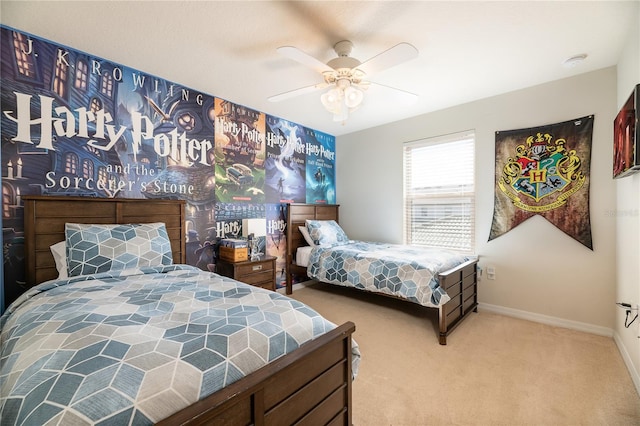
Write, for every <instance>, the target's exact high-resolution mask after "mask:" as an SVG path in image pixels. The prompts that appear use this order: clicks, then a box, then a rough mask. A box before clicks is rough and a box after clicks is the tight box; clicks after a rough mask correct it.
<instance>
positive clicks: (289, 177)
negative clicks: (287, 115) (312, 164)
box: [264, 116, 307, 203]
mask: <svg viewBox="0 0 640 426" xmlns="http://www.w3.org/2000/svg"><path fill="white" fill-rule="evenodd" d="M304 137H305V129H304V127H302V126H299V125H297V124H295V123H291V122H289V121H287V120H283V119H281V118H277V117H273V116H267V133H266V138H267V139H266V146H267V158H266V160H265V163H264V169H265V185H264V192H265V197H266V200H267V202H268V203H305V202H306V199H307V187H306V182H305V171H306V164H305V163H306V161H305V160H306V146H305V144H304V142H303V140H304Z"/></svg>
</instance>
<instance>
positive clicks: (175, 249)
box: [0, 196, 359, 425]
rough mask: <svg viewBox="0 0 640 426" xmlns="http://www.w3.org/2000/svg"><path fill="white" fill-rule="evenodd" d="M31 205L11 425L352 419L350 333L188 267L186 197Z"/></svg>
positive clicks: (6, 340)
mask: <svg viewBox="0 0 640 426" xmlns="http://www.w3.org/2000/svg"><path fill="white" fill-rule="evenodd" d="M24 206H25V221H24V229H25V249H26V253H25V255H26V265H27V271H26V276H27V283H26V287H27V288H26V289H25V290H26V291H25V293H24V294H23V295H21V296H20V297H19V298H18V300H16V301H15V302H14V303H13V304H12V305H11V306H10V307H9V308H8V309H7V311H6V312H5V314H4V315H3V316H2V318H1V319H0V326H1V336H0V343H1V347H0V387H1V394H0V417H1V418H2V424H3V425H4V424H7V425H10V424H154V423H157V424H167V425H173V424H224V425H235V424H275V425H281V424H313V425H316V424H336V425H337V424H343V425H350V424H351V416H352V409H351V382H352V379H353V377H354V376H355V375H356V374H357V367H358V362H359V351H358V347H357V344H355V342H353V340H352V333H353V332H354V330H355V326H354V324H353V323H350V322H347V323H345V324H342V325H339V326H336V325H334V324H332V323H330V322H328V321H327V320H326V319H324V318H323V317H321V316H320V315H319V314H318V313H317V312H315V311H314V310H313V309H311V308H310V307H309V306H306V305H304V304H302V303H300V302H298V301H295V300H293V299H290V298H288V297H286V296H284V295H282V294H279V293H277V292H271V291H269V290H264V289H261V288H256V287H252V286H249V285H247V284H243V283H239V282H237V281H234V280H231V279H229V278H226V277H222V276H219V275H217V274H213V273H210V272H205V271H201V270H199V269H197V268H195V267H191V266H189V265H185V264H184V263H185V235H186V232H185V229H184V225H185V216H184V215H185V205H184V202H183V201H175V200H173V201H172V200H127V199H104V198H82V197H54V196H28V197H24ZM83 224H91V226H86V225H83ZM60 241H65V245H66V250H64V251H63V253H64V254H63V255H62V256H61V257H60V256H56V257H55V258H54V255H53V254H52V249H51V246H54V245H55V244H57V243H59V242H60ZM132 253H136V255H135V256H131V254H132ZM65 261H66V262H67V267H60V266H58V267H57V266H56V262H65ZM59 268H61V269H60V270H63V269H62V268H64V269H66V270H68V272H69V276H68V277H66V278H59Z"/></svg>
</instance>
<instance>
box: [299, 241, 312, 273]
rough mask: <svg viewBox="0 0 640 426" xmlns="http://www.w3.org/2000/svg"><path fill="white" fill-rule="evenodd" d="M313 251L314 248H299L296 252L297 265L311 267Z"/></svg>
mask: <svg viewBox="0 0 640 426" xmlns="http://www.w3.org/2000/svg"><path fill="white" fill-rule="evenodd" d="M311 250H313V247H311V246H304V247H298V249H297V250H296V265H298V266H302V267H304V268H306V267H307V266H309V257H311Z"/></svg>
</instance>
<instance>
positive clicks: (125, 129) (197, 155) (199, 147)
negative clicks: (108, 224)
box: [0, 26, 335, 305]
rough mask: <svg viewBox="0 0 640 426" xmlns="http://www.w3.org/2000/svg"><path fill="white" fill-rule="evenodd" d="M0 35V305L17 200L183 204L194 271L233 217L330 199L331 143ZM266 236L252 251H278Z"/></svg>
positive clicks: (100, 63)
mask: <svg viewBox="0 0 640 426" xmlns="http://www.w3.org/2000/svg"><path fill="white" fill-rule="evenodd" d="M1 32H2V38H1V43H2V53H1V60H2V74H1V76H0V77H1V83H2V87H1V107H2V114H1V117H0V118H1V125H2V228H3V248H4V266H5V267H4V283H5V287H4V290H5V302H6V303H5V304H7V305H8V303H10V302H11V301H12V300H13V299H14V298H15V295H17V294H18V293H19V292H20V291H18V287H19V286H20V285H21V284H22V283H23V282H24V264H23V262H24V260H23V259H22V256H21V253H22V251H23V215H24V212H23V205H22V202H21V197H23V196H25V195H70V196H71V195H73V196H87V197H123V198H172V199H182V200H185V201H186V221H187V223H186V229H187V232H188V235H187V263H189V264H192V265H198V266H199V267H201V268H202V269H207V268H208V269H211V264H212V263H215V255H214V253H215V252H214V250H212V249H211V248H212V247H214V246H215V243H216V242H217V241H218V240H219V239H221V238H224V237H228V236H234V237H235V236H238V235H239V234H240V233H241V226H242V219H245V218H256V217H259V218H266V217H267V215H268V214H269V215H271V214H272V213H271V212H276V213H277V215H278V218H280V217H281V216H282V214H284V213H282V212H283V211H284V209H285V208H286V203H287V202H312V203H334V202H335V180H334V168H335V138H334V137H333V136H330V135H326V134H323V133H321V132H317V131H314V130H312V129H308V128H305V127H304V126H301V125H297V124H295V123H290V122H288V121H286V120H283V119H280V118H277V117H271V116H267V115H266V114H265V113H262V112H259V111H256V110H253V109H251V108H249V107H246V106H243V105H238V104H235V103H233V102H231V101H227V100H223V99H220V98H216V97H214V96H212V95H208V94H205V93H202V92H200V91H198V90H194V89H191V88H187V87H184V86H181V85H179V84H176V83H173V82H170V81H167V80H164V79H161V78H158V77H155V76H152V75H149V74H147V73H144V72H141V71H138V70H134V69H131V68H128V67H126V66H123V65H119V64H115V63H112V62H110V61H108V60H105V59H102V58H99V57H96V56H93V55H90V54H87V53H84V52H80V51H77V50H74V49H71V48H68V47H65V46H61V45H58V44H56V43H55V42H50V41H47V40H44V39H42V38H39V37H37V36H34V35H31V34H27V33H24V32H20V31H17V30H14V29H11V28H8V27H5V26H2V27H1ZM273 220H278V219H275V218H274V219H273ZM274 229H275V228H274ZM267 235H268V237H267V238H264V237H262V240H261V241H260V242H259V243H260V244H261V245H262V251H263V252H268V253H273V254H275V255H280V253H283V252H282V250H281V247H280V246H281V245H282V238H284V235H285V234H284V231H283V230H278V231H277V235H276V234H274V233H273V232H270V233H267ZM265 249H266V251H265ZM278 263H279V264H284V259H278Z"/></svg>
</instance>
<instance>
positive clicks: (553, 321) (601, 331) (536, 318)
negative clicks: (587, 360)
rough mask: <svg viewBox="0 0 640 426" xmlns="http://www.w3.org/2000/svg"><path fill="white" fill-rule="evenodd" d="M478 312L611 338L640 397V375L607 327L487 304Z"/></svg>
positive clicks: (625, 350) (479, 307)
mask: <svg viewBox="0 0 640 426" xmlns="http://www.w3.org/2000/svg"><path fill="white" fill-rule="evenodd" d="M478 309H479V310H484V311H487V312H492V313H494V314H500V315H505V316H508V317H514V318H520V319H524V320H528V321H533V322H538V323H542V324H547V325H553V326H557V327H564V328H569V329H571V330H578V331H584V332H585V333H591V334H597V335H599V336H606V337H612V338H613V341H614V342H615V343H616V346H617V347H618V351H619V352H620V355H621V356H622V359H623V360H624V363H625V365H626V366H627V370H628V371H629V375H630V376H631V380H632V381H633V384H634V386H635V388H636V391H637V392H638V395H640V375H639V374H638V371H637V370H636V368H635V367H634V365H633V362H632V361H631V356H630V355H629V352H628V351H627V349H626V348H625V346H624V345H623V344H622V340H621V339H620V336H619V335H618V333H615V332H614V331H613V330H612V329H610V328H607V327H601V326H598V325H593V324H587V323H584V322H579V321H571V320H567V319H563V318H557V317H552V316H548V315H542V314H536V313H533V312H527V311H521V310H519V309H513V308H505V307H504V306H498V305H490V304H488V303H479V304H478Z"/></svg>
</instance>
